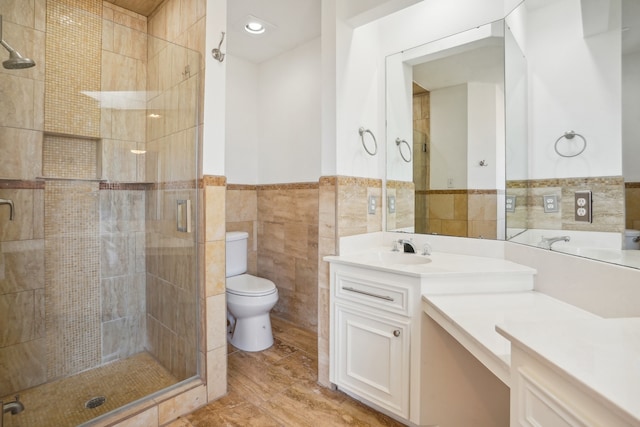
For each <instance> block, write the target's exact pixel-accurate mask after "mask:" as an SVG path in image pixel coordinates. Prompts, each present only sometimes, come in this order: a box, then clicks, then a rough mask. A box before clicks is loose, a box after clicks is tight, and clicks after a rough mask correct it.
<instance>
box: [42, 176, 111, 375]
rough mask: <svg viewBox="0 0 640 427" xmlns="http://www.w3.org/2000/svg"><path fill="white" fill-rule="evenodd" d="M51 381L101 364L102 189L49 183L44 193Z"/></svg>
mask: <svg viewBox="0 0 640 427" xmlns="http://www.w3.org/2000/svg"><path fill="white" fill-rule="evenodd" d="M44 193H45V194H44V206H45V208H44V209H45V212H46V215H45V220H44V235H45V312H46V318H45V331H46V348H47V378H48V379H49V380H51V379H55V378H59V377H62V376H66V375H70V374H73V373H77V372H80V371H83V370H86V369H89V368H92V367H94V366H97V365H99V364H100V363H101V354H100V353H101V348H100V346H101V343H100V337H101V331H100V314H101V313H100V236H99V230H100V227H99V226H98V225H99V224H98V204H99V201H98V184H97V183H95V182H93V183H90V182H77V181H75V182H66V181H53V182H47V184H46V187H45V191H44Z"/></svg>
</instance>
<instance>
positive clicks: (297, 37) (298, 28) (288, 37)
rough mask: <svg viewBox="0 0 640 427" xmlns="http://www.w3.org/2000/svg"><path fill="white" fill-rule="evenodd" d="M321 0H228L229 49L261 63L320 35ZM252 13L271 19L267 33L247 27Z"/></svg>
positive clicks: (240, 55)
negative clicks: (248, 31) (246, 29)
mask: <svg viewBox="0 0 640 427" xmlns="http://www.w3.org/2000/svg"><path fill="white" fill-rule="evenodd" d="M320 1H321V0H268V1H267V0H232V1H228V2H227V41H226V46H227V53H229V54H231V55H233V56H237V57H240V58H243V59H245V60H248V61H250V62H253V63H256V64H258V63H260V62H263V61H265V60H267V59H270V58H273V57H275V56H278V55H280V54H281V53H283V52H286V51H288V50H291V49H293V48H295V47H296V46H299V45H301V44H304V43H306V42H308V41H311V40H313V39H315V38H317V37H319V36H320ZM249 15H252V16H254V17H256V18H258V19H259V20H261V21H264V22H266V23H267V30H266V31H265V32H264V33H263V34H261V35H252V34H249V33H247V32H246V31H244V25H245V23H246V22H245V18H246V17H247V16H249Z"/></svg>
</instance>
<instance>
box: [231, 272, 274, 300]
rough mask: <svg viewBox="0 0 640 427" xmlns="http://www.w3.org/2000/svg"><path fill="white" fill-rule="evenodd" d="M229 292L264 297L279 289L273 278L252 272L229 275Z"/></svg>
mask: <svg viewBox="0 0 640 427" xmlns="http://www.w3.org/2000/svg"><path fill="white" fill-rule="evenodd" d="M227 292H228V293H230V294H233V295H238V296H245V297H263V296H266V295H271V294H273V293H275V292H277V289H276V285H275V284H274V283H273V282H272V281H271V280H268V279H264V278H262V277H256V276H252V275H250V274H240V275H238V276H232V277H227Z"/></svg>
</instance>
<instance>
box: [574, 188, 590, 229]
mask: <svg viewBox="0 0 640 427" xmlns="http://www.w3.org/2000/svg"><path fill="white" fill-rule="evenodd" d="M573 208H574V212H575V220H576V221H580V222H591V221H592V220H593V219H592V214H593V212H592V199H591V191H589V190H587V191H576V192H575V203H574V205H573Z"/></svg>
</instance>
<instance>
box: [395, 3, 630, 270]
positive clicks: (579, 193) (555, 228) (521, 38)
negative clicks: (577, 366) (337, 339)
mask: <svg viewBox="0 0 640 427" xmlns="http://www.w3.org/2000/svg"><path fill="white" fill-rule="evenodd" d="M386 90H387V93H386V96H387V104H386V106H387V117H386V119H387V134H386V150H387V184H386V185H387V230H396V231H407V232H416V233H428V234H444V235H454V236H465V237H478V238H489V239H509V240H512V241H514V242H518V243H523V244H529V245H534V246H538V247H541V248H545V249H551V250H556V251H562V252H565V253H569V254H573V255H578V256H585V257H589V258H595V259H599V260H602V261H606V262H612V263H618V264H622V265H628V266H633V267H638V268H640V239H638V236H640V2H638V1H637V0H601V1H591V0H554V1H549V0H525V1H524V2H523V3H521V4H520V5H519V6H518V7H517V8H516V9H515V10H513V11H512V12H511V13H510V14H509V15H508V16H507V17H506V18H505V19H504V21H500V22H494V23H489V24H487V25H484V26H481V27H478V28H474V29H471V30H469V31H466V32H463V33H459V34H455V35H453V36H450V37H446V38H444V39H441V40H437V41H434V42H430V43H427V44H424V45H421V46H417V47H413V48H411V49H406V50H403V51H402V52H398V53H397V54H394V55H389V56H388V57H387V58H386ZM581 208H582V209H581ZM589 208H590V209H589Z"/></svg>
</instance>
